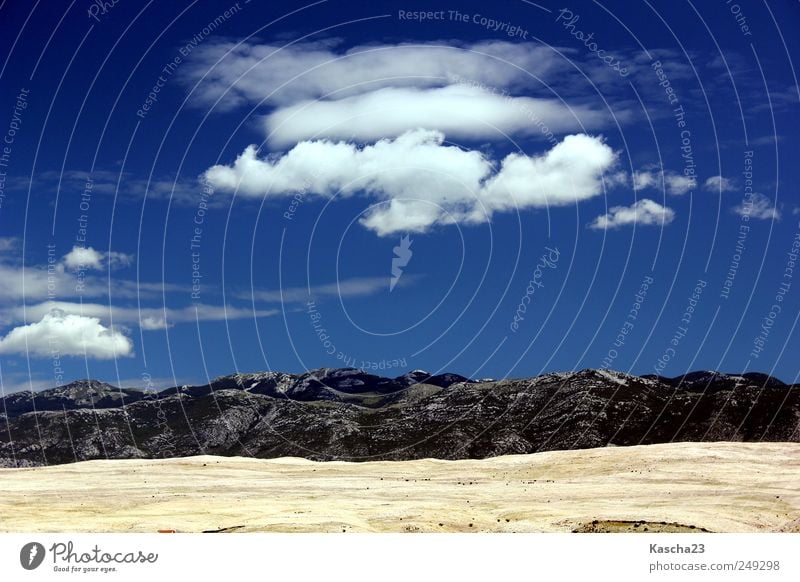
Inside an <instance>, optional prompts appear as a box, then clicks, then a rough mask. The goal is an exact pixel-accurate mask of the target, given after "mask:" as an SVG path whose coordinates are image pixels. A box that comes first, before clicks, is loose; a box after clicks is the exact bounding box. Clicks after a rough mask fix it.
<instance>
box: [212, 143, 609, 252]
mask: <svg viewBox="0 0 800 582" xmlns="http://www.w3.org/2000/svg"><path fill="white" fill-rule="evenodd" d="M443 142H444V135H443V134H442V133H441V132H439V131H429V130H421V129H419V130H414V131H409V132H406V133H404V134H403V135H401V136H400V137H398V138H396V139H383V140H380V141H378V142H376V143H375V144H372V145H369V146H365V147H363V148H358V147H357V146H356V145H354V144H350V143H346V142H332V141H329V140H315V141H305V142H301V143H299V144H297V145H296V146H295V147H294V148H292V149H291V150H290V151H289V152H287V153H286V154H283V155H281V156H270V157H268V158H266V159H259V158H258V156H257V154H256V148H255V146H249V147H248V148H247V149H246V150H245V151H244V152H243V153H242V154H241V155H240V156H239V157H238V158H237V159H236V161H235V162H234V163H233V164H232V165H230V166H226V165H217V166H213V167H211V168H209V169H208V170H207V171H206V172H205V173H204V175H203V177H204V179H206V180H207V181H208V182H209V183H210V184H211V185H212V186H213V187H215V188H217V189H219V190H222V191H228V192H237V193H238V194H240V195H243V196H251V197H263V196H268V197H285V196H291V195H293V194H295V193H298V192H311V193H315V194H318V195H322V196H328V197H331V196H334V195H341V196H352V195H354V194H358V193H360V194H364V195H367V196H371V197H373V198H376V199H377V200H378V201H379V202H381V204H377V205H375V206H374V207H373V208H372V209H371V210H370V211H369V212H368V213H367V215H366V216H365V218H364V219H363V220H362V221H361V222H362V224H363V225H364V226H366V227H367V228H369V229H371V230H373V231H375V232H377V233H378V234H379V235H381V236H383V235H388V234H392V233H395V232H398V231H414V232H424V231H426V230H428V229H429V228H430V227H431V226H433V225H435V224H452V223H454V222H467V223H478V222H486V221H488V220H489V219H490V217H491V214H492V213H493V212H495V211H509V210H513V209H524V208H535V207H545V206H563V205H568V204H574V203H576V202H578V201H580V200H584V199H587V198H591V197H593V196H597V195H598V194H600V193H601V192H602V182H601V177H602V176H603V174H605V173H606V172H607V171H609V170H611V169H612V168H613V167H614V165H615V163H616V154H615V153H614V152H613V150H612V149H611V148H610V147H609V146H608V145H606V144H605V143H604V142H603V140H602V138H600V137H592V136H589V135H585V134H577V135H569V136H566V137H565V138H564V139H563V140H562V141H561V142H559V143H558V144H556V145H555V146H554V147H553V148H552V149H550V150H549V151H547V152H545V153H543V154H540V155H538V156H526V155H523V154H518V153H514V154H510V155H508V156H507V157H506V158H505V159H503V160H502V162H501V163H500V168H499V170H498V169H497V164H496V163H495V162H494V161H492V160H491V159H489V158H488V157H487V156H485V155H484V154H482V153H480V152H477V151H466V150H463V149H461V148H458V147H455V146H446V145H443Z"/></svg>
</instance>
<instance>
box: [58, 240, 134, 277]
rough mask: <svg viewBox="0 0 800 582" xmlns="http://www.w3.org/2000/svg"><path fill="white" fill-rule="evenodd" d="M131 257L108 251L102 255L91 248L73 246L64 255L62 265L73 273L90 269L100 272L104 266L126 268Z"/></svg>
mask: <svg viewBox="0 0 800 582" xmlns="http://www.w3.org/2000/svg"><path fill="white" fill-rule="evenodd" d="M132 260H133V255H126V254H124V253H117V252H114V251H109V252H107V253H103V252H100V251H97V250H95V249H93V248H92V247H80V246H77V245H76V246H74V247H72V250H71V251H70V252H68V253H67V254H66V255H64V259H63V262H64V265H65V266H66V267H67V268H68V269H70V270H73V271H79V270H87V269H91V270H94V271H102V270H103V269H104V268H105V266H106V265H108V266H109V267H111V268H117V267H127V266H128V265H130V264H131V261H132Z"/></svg>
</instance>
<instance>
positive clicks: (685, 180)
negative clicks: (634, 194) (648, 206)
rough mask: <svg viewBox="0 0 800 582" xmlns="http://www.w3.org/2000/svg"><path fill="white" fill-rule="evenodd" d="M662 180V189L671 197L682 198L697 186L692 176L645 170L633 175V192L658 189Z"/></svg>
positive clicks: (667, 171)
mask: <svg viewBox="0 0 800 582" xmlns="http://www.w3.org/2000/svg"><path fill="white" fill-rule="evenodd" d="M647 167H650V166H647ZM659 174H660V175H659ZM662 178H663V180H664V189H665V190H666V192H667V193H668V194H672V195H673V196H682V195H683V194H686V193H687V192H689V191H691V190H693V189H694V188H695V187H696V186H697V181H696V180H695V178H694V177H692V176H684V175H683V174H678V173H677V172H670V171H669V170H664V171H663V172H658V171H655V172H654V171H650V170H648V169H645V170H641V171H638V172H634V173H633V188H634V189H635V190H643V189H645V188H658V186H659V184H661V179H662Z"/></svg>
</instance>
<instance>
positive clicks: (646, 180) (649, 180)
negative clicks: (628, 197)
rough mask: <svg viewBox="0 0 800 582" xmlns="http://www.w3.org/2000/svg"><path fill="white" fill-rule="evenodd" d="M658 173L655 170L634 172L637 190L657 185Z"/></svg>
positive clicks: (634, 183)
mask: <svg viewBox="0 0 800 582" xmlns="http://www.w3.org/2000/svg"><path fill="white" fill-rule="evenodd" d="M656 184H657V180H656V175H655V174H654V173H653V172H634V173H633V187H634V188H635V189H636V190H642V189H644V188H649V187H651V186H656Z"/></svg>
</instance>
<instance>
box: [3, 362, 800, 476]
mask: <svg viewBox="0 0 800 582" xmlns="http://www.w3.org/2000/svg"><path fill="white" fill-rule="evenodd" d="M676 441H747V442H757V441H794V442H797V441H800V385H787V384H784V383H783V382H781V381H780V380H777V379H775V378H771V377H770V376H766V375H763V374H752V373H748V374H741V375H731V374H722V373H719V372H694V373H691V374H686V375H684V376H681V377H678V378H663V377H657V376H642V377H637V376H631V375H627V374H623V373H620V372H613V371H607V370H591V369H589V370H582V371H579V372H570V373H557V374H545V375H542V376H539V377H536V378H530V379H517V380H498V381H489V380H481V381H474V380H470V379H468V378H465V377H463V376H458V375H456V374H439V375H430V374H428V373H427V372H424V371H421V370H415V371H413V372H410V373H408V374H406V375H404V376H400V377H397V378H383V377H380V376H376V375H372V374H368V373H366V372H363V371H361V370H357V369H352V368H344V369H335V368H321V369H317V370H312V371H309V372H307V373H305V374H299V375H295V374H287V373H281V372H263V373H257V374H236V375H232V376H225V377H222V378H218V379H215V380H214V381H212V382H211V383H210V384H208V385H204V386H180V387H175V388H169V389H166V390H163V391H161V392H144V391H140V390H134V389H120V388H116V387H114V386H111V385H109V384H105V383H102V382H96V381H89V380H86V381H79V382H74V383H72V384H69V385H66V386H61V387H59V388H56V389H53V390H46V391H43V392H38V393H35V394H31V393H30V392H19V393H15V394H11V395H8V396H6V397H5V398H4V399H2V400H0V466H5V467H16V466H31V465H44V464H57V463H68V462H74V461H79V460H88V459H104V458H109V459H119V458H143V457H144V458H159V457H183V456H190V455H199V454H214V455H247V456H254V457H260V458H272V457H281V456H295V457H305V458H308V459H315V460H331V459H339V460H351V461H358V460H376V459H384V460H403V459H418V458H425V457H433V458H440V459H459V458H485V457H490V456H496V455H503V454H514V453H532V452H537V451H547V450H565V449H578V448H592V447H604V446H614V445H616V446H624V445H637V444H653V443H666V442H676Z"/></svg>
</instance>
